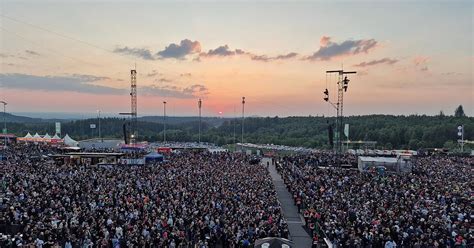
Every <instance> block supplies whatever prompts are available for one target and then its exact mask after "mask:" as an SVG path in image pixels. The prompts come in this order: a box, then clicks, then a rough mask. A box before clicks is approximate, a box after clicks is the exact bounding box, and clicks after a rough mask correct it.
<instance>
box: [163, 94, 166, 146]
mask: <svg viewBox="0 0 474 248" xmlns="http://www.w3.org/2000/svg"><path fill="white" fill-rule="evenodd" d="M165 142H166V101H164V102H163V143H165Z"/></svg>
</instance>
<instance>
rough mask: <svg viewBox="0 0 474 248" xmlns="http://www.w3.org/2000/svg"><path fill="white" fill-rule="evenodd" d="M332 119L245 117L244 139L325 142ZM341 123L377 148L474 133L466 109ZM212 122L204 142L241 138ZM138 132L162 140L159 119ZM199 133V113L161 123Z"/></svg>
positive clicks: (83, 132) (106, 126)
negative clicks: (461, 132)
mask: <svg viewBox="0 0 474 248" xmlns="http://www.w3.org/2000/svg"><path fill="white" fill-rule="evenodd" d="M175 118H179V117H175ZM187 118H189V117H187ZM125 122H126V120H123V119H120V118H103V119H101V135H102V137H104V138H117V139H123V124H124V123H125ZM334 122H335V118H334V117H285V118H280V117H265V118H261V117H255V118H245V120H244V142H250V143H259V144H281V145H289V146H304V147H312V148H329V144H328V143H329V142H328V141H329V136H328V126H329V125H330V124H334ZM91 123H94V124H96V126H97V127H96V128H95V129H91V128H90V124H91ZM343 123H347V124H349V125H350V129H349V140H352V141H359V140H361V141H376V142H377V145H376V148H385V149H418V148H441V147H446V148H454V147H456V146H457V139H458V138H459V137H458V136H457V132H458V130H457V127H458V125H464V130H465V133H464V138H465V139H467V140H473V139H474V118H472V117H467V116H465V115H460V116H445V115H438V116H426V115H410V116H393V115H365V116H350V117H344V119H343ZM97 124H98V123H97V119H84V120H75V121H70V122H65V123H62V133H63V134H66V133H67V134H69V135H70V136H71V137H73V138H74V139H76V140H83V139H89V138H97V137H98V125H97ZM213 124H214V123H208V122H206V121H203V122H202V129H201V130H202V136H201V140H202V141H203V142H211V143H216V144H218V145H225V144H234V143H236V142H240V141H241V133H242V132H241V130H242V120H241V119H240V118H237V119H230V118H228V119H224V120H223V121H222V123H221V124H220V125H219V126H215V125H213ZM8 130H9V132H12V133H15V134H16V135H18V136H24V135H25V134H26V133H27V132H30V133H31V134H32V135H33V134H34V133H36V132H38V133H40V134H45V133H49V134H50V135H52V134H54V130H55V126H54V123H53V122H39V123H9V125H8ZM138 134H139V139H140V140H145V141H150V142H152V141H161V140H162V139H163V123H162V122H159V121H158V122H148V121H139V122H138ZM198 135H199V121H198V118H190V119H189V120H187V121H186V122H182V123H179V122H176V123H167V124H166V139H167V140H168V141H198V139H199V137H198ZM344 139H347V137H344Z"/></svg>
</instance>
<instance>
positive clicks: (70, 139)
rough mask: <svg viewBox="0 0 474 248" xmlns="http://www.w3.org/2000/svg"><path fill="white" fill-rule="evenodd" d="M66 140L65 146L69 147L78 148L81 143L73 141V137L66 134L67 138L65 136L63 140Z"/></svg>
mask: <svg viewBox="0 0 474 248" xmlns="http://www.w3.org/2000/svg"><path fill="white" fill-rule="evenodd" d="M63 140H64V144H66V145H68V146H77V145H78V144H79V142H77V141H75V140H73V139H72V138H71V137H69V135H68V134H66V136H64V138H63Z"/></svg>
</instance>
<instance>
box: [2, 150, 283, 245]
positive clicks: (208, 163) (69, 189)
mask: <svg viewBox="0 0 474 248" xmlns="http://www.w3.org/2000/svg"><path fill="white" fill-rule="evenodd" d="M8 149H9V150H8V155H7V157H8V159H7V160H6V161H2V162H0V171H1V175H0V176H1V179H2V182H1V187H2V190H1V197H0V224H1V226H2V229H3V230H1V232H2V233H3V234H9V235H11V236H10V237H9V238H8V239H6V240H2V241H0V242H2V243H0V246H1V247H17V246H21V245H23V246H27V247H67V248H71V247H84V248H88V247H114V248H117V247H176V248H178V247H193V248H194V247H206V248H208V247H251V246H252V245H253V244H254V242H255V240H257V239H259V238H264V237H283V238H288V227H287V224H286V222H285V220H284V218H283V215H282V211H281V207H280V204H279V202H278V200H277V195H276V192H275V189H274V186H273V183H272V181H271V178H270V175H269V172H268V170H267V169H266V167H265V166H264V165H260V164H253V165H251V164H250V163H249V158H248V157H246V156H244V155H238V154H231V153H221V154H209V153H192V152H182V153H180V154H176V155H170V157H168V159H167V161H166V162H163V163H160V164H155V165H151V166H125V165H117V166H112V167H107V168H104V167H94V166H88V165H86V164H73V163H64V164H61V165H59V164H55V163H54V162H53V161H52V160H50V159H49V158H47V156H40V157H41V159H39V160H38V159H36V155H37V154H49V153H51V154H54V153H55V150H54V148H48V147H41V146H34V145H17V146H12V147H10V148H8ZM33 155H34V156H35V158H34V159H33Z"/></svg>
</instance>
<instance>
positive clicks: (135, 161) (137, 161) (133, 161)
mask: <svg viewBox="0 0 474 248" xmlns="http://www.w3.org/2000/svg"><path fill="white" fill-rule="evenodd" d="M119 163H120V164H122V165H144V164H145V159H144V158H122V159H120V160H119Z"/></svg>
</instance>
